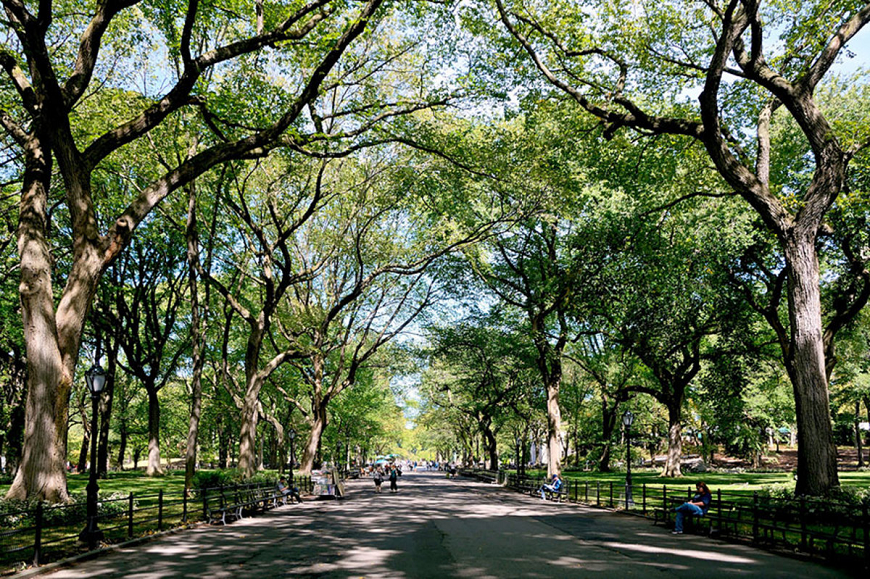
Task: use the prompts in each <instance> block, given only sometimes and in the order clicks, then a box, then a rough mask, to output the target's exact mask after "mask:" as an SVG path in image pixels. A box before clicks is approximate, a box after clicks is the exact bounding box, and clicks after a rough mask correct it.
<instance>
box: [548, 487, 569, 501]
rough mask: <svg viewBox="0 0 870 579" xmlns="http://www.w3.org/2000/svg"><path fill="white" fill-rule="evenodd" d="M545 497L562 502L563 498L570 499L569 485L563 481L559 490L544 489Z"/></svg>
mask: <svg viewBox="0 0 870 579" xmlns="http://www.w3.org/2000/svg"><path fill="white" fill-rule="evenodd" d="M544 497H545V498H546V499H547V500H549V501H555V502H557V503H561V502H562V501H563V500H568V487H567V485H565V484H564V483H563V484H562V486H561V487H560V488H559V490H557V491H544Z"/></svg>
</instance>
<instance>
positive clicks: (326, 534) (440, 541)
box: [48, 473, 850, 579]
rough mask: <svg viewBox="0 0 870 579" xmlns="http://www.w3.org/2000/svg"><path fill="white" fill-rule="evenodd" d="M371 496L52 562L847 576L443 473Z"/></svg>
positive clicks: (466, 573) (155, 576) (183, 570)
mask: <svg viewBox="0 0 870 579" xmlns="http://www.w3.org/2000/svg"><path fill="white" fill-rule="evenodd" d="M399 486H400V490H399V493H397V494H390V492H389V490H388V487H389V485H388V484H385V485H384V492H383V493H382V494H380V495H376V494H374V492H373V491H374V485H373V483H372V482H371V480H360V481H352V482H351V483H350V484H349V485H348V487H347V488H348V496H347V498H346V499H344V500H341V501H310V502H306V503H304V504H302V505H287V506H283V507H279V508H277V509H273V510H272V511H270V512H268V513H266V514H264V515H261V516H259V517H255V518H249V519H243V520H241V521H236V522H234V523H232V524H230V525H228V526H226V527H222V526H208V525H202V526H199V527H196V528H194V529H190V530H187V531H183V532H181V533H178V534H175V535H170V536H166V537H162V538H160V539H157V540H154V541H152V542H148V543H145V544H142V545H138V546H135V547H129V548H123V549H119V550H117V551H115V552H112V553H108V554H106V555H104V556H101V557H99V558H97V559H94V560H91V561H84V562H80V563H77V564H76V565H74V566H72V567H69V568H66V569H62V570H59V571H55V572H53V573H51V574H49V575H48V576H49V577H51V578H52V579H59V578H71V577H76V578H79V577H95V578H111V577H125V578H128V579H163V578H168V577H243V578H247V579H267V578H270V577H283V576H286V577H318V578H319V577H336V578H361V577H365V578H379V579H380V578H416V577H433V578H434V577H438V578H444V577H469V578H474V579H487V578H490V577H496V578H501V577H509V578H519V577H528V578H545V577H558V578H571V577H595V578H599V577H600V578H610V577H618V578H619V579H630V578H634V577H642V578H644V579H648V578H649V577H651V576H652V577H685V578H697V577H701V578H703V579H716V578H720V577H721V578H743V577H760V578H764V579H775V578H780V577H781V578H790V579H794V578H799V577H812V578H814V579H827V578H831V577H849V576H850V575H849V574H847V573H845V572H842V571H838V570H834V569H828V568H825V567H823V566H821V565H818V564H816V563H809V562H803V561H799V560H796V559H792V558H787V557H779V556H776V555H773V554H770V553H767V552H765V551H760V550H756V549H753V548H751V547H748V546H745V545H733V544H729V543H725V542H721V541H716V540H712V539H708V538H705V537H700V536H693V535H681V536H673V535H671V534H670V533H668V532H667V531H666V530H665V529H663V528H662V527H656V526H653V524H652V523H651V522H650V521H649V520H645V519H641V518H637V517H630V516H624V515H617V514H613V513H610V512H607V511H602V510H597V509H588V508H584V507H580V506H577V505H566V504H561V505H559V504H553V503H549V502H547V503H542V502H541V501H540V500H538V499H535V498H531V497H527V496H523V495H519V494H516V493H511V492H508V491H505V490H502V489H500V488H498V487H496V486H492V485H485V484H481V483H476V482H471V481H467V480H464V479H461V478H460V479H457V480H453V481H450V480H446V479H445V478H444V476H443V474H440V473H408V474H406V475H405V476H403V477H401V479H400V480H399Z"/></svg>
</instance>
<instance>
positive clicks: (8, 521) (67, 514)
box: [0, 492, 136, 528]
mask: <svg viewBox="0 0 870 579" xmlns="http://www.w3.org/2000/svg"><path fill="white" fill-rule="evenodd" d="M126 498H127V495H125V494H123V493H112V494H110V495H107V496H101V497H100V500H99V502H98V503H97V513H98V514H99V516H100V517H105V518H111V517H114V516H118V515H121V514H123V513H125V512H126V511H127V505H128V503H127V501H126V500H124V499H126ZM119 499H120V500H119ZM38 503H39V501H37V500H26V501H17V500H12V501H6V500H0V527H3V528H16V527H32V526H34V525H36V507H37V504H38ZM135 506H136V505H135V503H134V505H133V507H134V508H135ZM87 518H88V496H87V493H86V492H81V493H76V494H72V495H70V502H68V503H65V504H60V505H48V504H47V503H44V508H43V511H42V522H43V523H42V524H43V525H44V526H46V527H63V526H67V525H78V524H82V525H83V524H84V523H85V522H86V521H87Z"/></svg>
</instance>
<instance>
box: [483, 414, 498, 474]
mask: <svg viewBox="0 0 870 579" xmlns="http://www.w3.org/2000/svg"><path fill="white" fill-rule="evenodd" d="M483 438H484V443H485V445H486V453H487V454H488V455H489V469H490V470H498V441H497V440H496V437H495V433H494V432H493V431H492V427H491V426H490V425H489V424H485V425H484V426H483Z"/></svg>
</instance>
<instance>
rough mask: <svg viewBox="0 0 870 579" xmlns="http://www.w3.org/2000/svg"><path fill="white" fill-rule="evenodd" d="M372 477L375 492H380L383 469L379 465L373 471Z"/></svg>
mask: <svg viewBox="0 0 870 579" xmlns="http://www.w3.org/2000/svg"><path fill="white" fill-rule="evenodd" d="M372 479H373V480H374V481H375V492H376V493H380V492H381V483H382V482H384V469H382V468H381V467H377V468H375V472H374V473H372Z"/></svg>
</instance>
